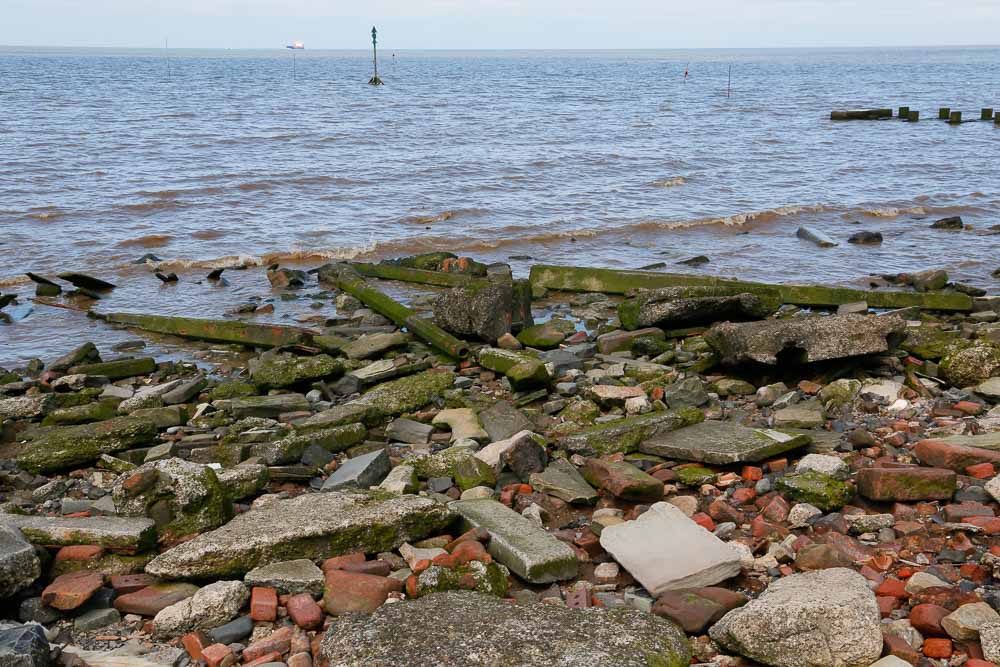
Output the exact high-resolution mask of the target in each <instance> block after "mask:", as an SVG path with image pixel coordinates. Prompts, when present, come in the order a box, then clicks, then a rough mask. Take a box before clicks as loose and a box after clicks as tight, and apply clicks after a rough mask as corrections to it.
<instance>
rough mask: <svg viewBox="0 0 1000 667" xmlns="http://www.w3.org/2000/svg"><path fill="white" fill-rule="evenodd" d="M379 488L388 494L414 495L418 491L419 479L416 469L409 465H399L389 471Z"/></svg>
mask: <svg viewBox="0 0 1000 667" xmlns="http://www.w3.org/2000/svg"><path fill="white" fill-rule="evenodd" d="M379 488H380V489H383V490H385V491H388V492H390V493H399V494H402V493H416V492H417V491H419V490H420V479H419V478H418V477H417V469H416V468H414V467H413V466H410V465H404V464H400V465H398V466H396V467H395V468H393V469H392V470H390V471H389V474H388V475H386V477H385V479H383V480H382V483H381V484H379Z"/></svg>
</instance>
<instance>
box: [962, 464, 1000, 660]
mask: <svg viewBox="0 0 1000 667" xmlns="http://www.w3.org/2000/svg"><path fill="white" fill-rule="evenodd" d="M965 474H966V475H968V476H969V477H975V478H976V479H989V478H990V477H993V476H994V475H996V474H997V473H996V468H994V467H993V464H992V463H977V464H976V465H972V466H968V467H967V468H966V469H965ZM966 664H968V663H966Z"/></svg>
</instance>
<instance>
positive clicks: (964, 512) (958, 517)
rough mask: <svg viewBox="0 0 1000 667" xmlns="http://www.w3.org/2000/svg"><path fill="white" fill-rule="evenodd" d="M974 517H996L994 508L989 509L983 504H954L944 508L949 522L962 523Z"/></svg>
mask: <svg viewBox="0 0 1000 667" xmlns="http://www.w3.org/2000/svg"><path fill="white" fill-rule="evenodd" d="M974 516H978V517H989V518H993V517H994V516H995V515H994V512H993V508H991V507H987V506H986V505H983V504H982V503H975V502H968V503H952V504H950V505H945V507H944V517H945V519H947V520H948V521H953V522H955V523H961V522H962V521H964V520H965V519H967V518H969V517H974Z"/></svg>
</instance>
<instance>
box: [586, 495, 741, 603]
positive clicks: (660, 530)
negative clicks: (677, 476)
mask: <svg viewBox="0 0 1000 667" xmlns="http://www.w3.org/2000/svg"><path fill="white" fill-rule="evenodd" d="M601 546H602V547H604V549H605V550H606V551H607V552H608V553H609V554H611V555H612V556H613V557H614V559H615V560H616V561H618V563H619V564H621V566H622V567H624V568H625V569H626V570H628V572H629V574H631V575H632V576H633V577H635V578H636V579H637V580H638V581H639V583H641V584H642V585H643V586H644V587H645V588H646V590H648V591H649V592H650V593H652V594H653V595H654V596H658V595H660V594H662V593H663V592H664V591H668V590H678V589H683V588H696V587H700V586H712V585H714V584H717V583H719V582H720V581H724V580H726V579H729V578H730V577H734V576H736V575H737V574H739V572H740V555H739V553H737V552H736V551H735V550H733V549H732V548H730V547H729V546H728V545H727V544H726V543H725V542H723V541H722V540H720V539H719V538H718V537H716V536H715V535H713V534H712V533H710V532H708V531H707V530H705V529H704V528H702V527H701V526H700V525H698V524H697V523H695V522H694V521H693V520H691V519H690V518H688V517H687V515H685V514H684V512H683V511H681V510H680V509H679V508H677V507H675V506H674V505H672V504H670V503H663V502H660V503H656V504H655V505H653V506H652V507H650V509H649V510H647V511H646V512H645V513H643V514H642V515H640V516H639V518H638V519H636V520H634V521H626V522H625V523H621V524H617V525H612V526H608V527H606V528H604V530H603V531H602V532H601Z"/></svg>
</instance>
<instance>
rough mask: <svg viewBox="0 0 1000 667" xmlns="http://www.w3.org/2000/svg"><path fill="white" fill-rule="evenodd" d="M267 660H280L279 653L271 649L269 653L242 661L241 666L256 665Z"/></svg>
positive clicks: (250, 666)
mask: <svg viewBox="0 0 1000 667" xmlns="http://www.w3.org/2000/svg"><path fill="white" fill-rule="evenodd" d="M244 657H245V652H244ZM269 662H281V654H280V653H278V652H277V651H273V652H271V653H265V654H264V655H262V656H260V657H259V658H254V659H253V660H251V661H250V662H244V663H243V667H257V666H258V665H264V664H267V663H269Z"/></svg>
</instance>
